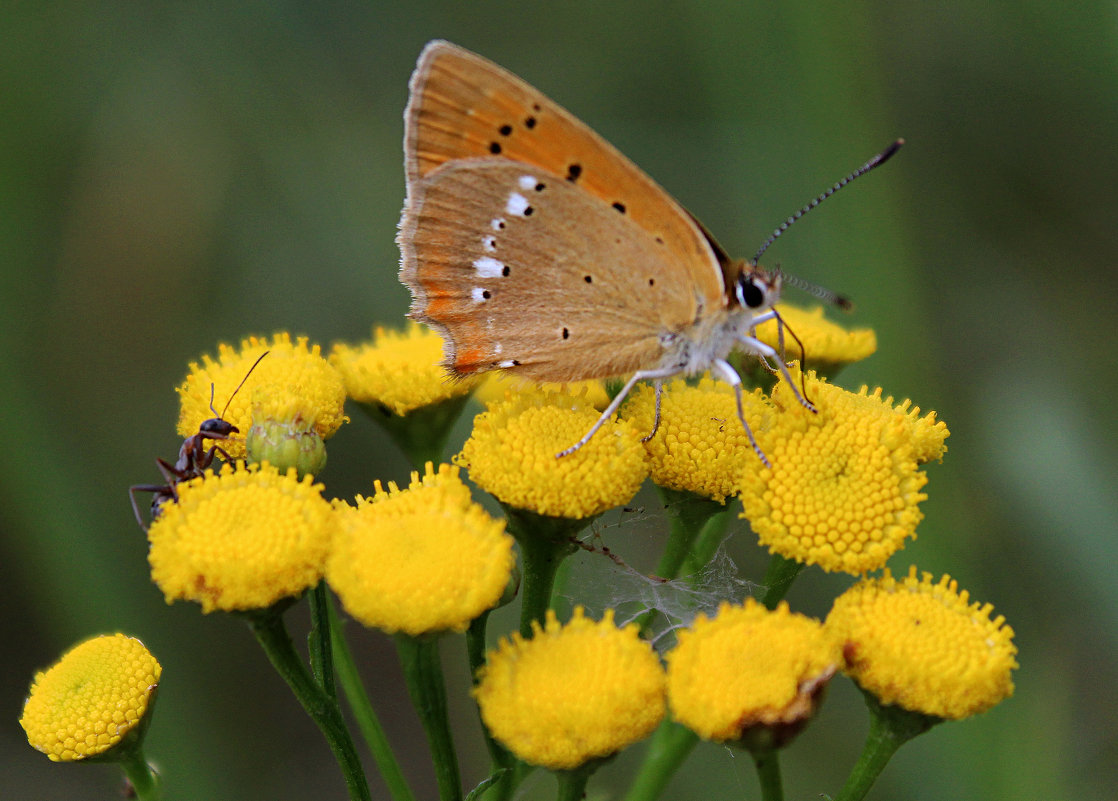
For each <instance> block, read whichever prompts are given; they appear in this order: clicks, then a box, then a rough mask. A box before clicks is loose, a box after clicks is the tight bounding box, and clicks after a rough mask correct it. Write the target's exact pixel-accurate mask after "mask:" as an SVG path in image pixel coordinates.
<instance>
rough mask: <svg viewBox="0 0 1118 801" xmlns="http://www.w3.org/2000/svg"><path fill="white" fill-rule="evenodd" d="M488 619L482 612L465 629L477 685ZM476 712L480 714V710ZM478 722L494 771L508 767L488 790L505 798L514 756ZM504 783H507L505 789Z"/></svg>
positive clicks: (509, 784)
mask: <svg viewBox="0 0 1118 801" xmlns="http://www.w3.org/2000/svg"><path fill="white" fill-rule="evenodd" d="M488 621H489V612H488V611H486V612H482V613H481V614H480V615H478V616H477V617H476V618H474V619H473V621H471V623H470V627H469V628H468V629H467V630H466V652H467V654H468V656H469V660H470V676H471V677H473V683H474V686H477V676H478V671H479V670H481V669H482V667H484V666H485V628H486V624H487V623H488ZM478 714H479V716H480V711H479V713H478ZM479 723H480V724H481V731H482V734H483V735H484V736H485V747H486V749H488V751H489V759H490V761H491V762H492V763H493V769H494V772H496V771H497V770H498V769H500V768H507V769H508V770H507V772H506V773H504V774H503V775H502V776H501V778H500V779H498V780H497V783H496V784H495V785H494V786H493V787H492V788H491V790H490V792H491V793H492V794H493V797H494V798H507V797H508V796H507V795H506V793H508V792H511V790H512V785H513V778H514V768H515V767H516V757H514V756H513V755H512V754H511V753H509V751H508V749H506V748H505V747H504V746H502V745H501V744H500V743H498V742H497V741H496V740H494V739H493V735H492V734H490V733H489V728H488V727H487V726H486V725H485V724H484V723H482V722H480V721H479ZM506 785H508V788H507V790H506V788H505V786H506Z"/></svg>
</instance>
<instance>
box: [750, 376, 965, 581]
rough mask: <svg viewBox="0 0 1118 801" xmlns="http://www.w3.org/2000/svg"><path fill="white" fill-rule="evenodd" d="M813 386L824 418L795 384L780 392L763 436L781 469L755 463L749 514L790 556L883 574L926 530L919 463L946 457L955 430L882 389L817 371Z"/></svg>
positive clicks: (772, 544)
mask: <svg viewBox="0 0 1118 801" xmlns="http://www.w3.org/2000/svg"><path fill="white" fill-rule="evenodd" d="M797 376H798V373H793V377H797ZM806 385H807V394H808V397H809V398H810V399H811V400H812V402H813V403H814V404H815V405H816V407H817V408H818V410H819V412H818V414H813V413H811V412H809V411H807V410H806V409H804V408H802V407H801V406H800V405H799V403H798V402H797V401H796V400H795V398H794V397H793V395H792V391H791V390H790V389H789V387H788V386H787V384H786V383H785V382H783V381H782V382H780V384H779V385H778V386H777V387H776V388H775V389H774V390H773V395H772V399H773V403H774V404H775V405H776V407H777V411H776V412H775V413H774V414H772V415H771V416H770V418H769V421H768V425H767V426H766V427H765V428H764V429H763V430H761V431H759V432H758V440H759V442H760V444H761V447H762V449H763V450H764V451H765V453H767V454H768V456H769V459H770V460H771V462H772V467H771V468H766V467H765V466H764V465H763V464H761V463H760V461H759V460H756V459H754V460H752V461H747V462H746V467H745V471H744V472H743V474H742V479H741V500H742V505H743V506H744V508H745V511H744V513H743V514H742V517H745V518H748V520H749V522H750V525H751V526H752V527H753V531H754V532H755V533H756V534H757V536H758V537H759V538H760V540H761V543H762V544H764V545H766V546H768V548H769V549H770V550H771V551H773V552H774V553H778V554H780V555H781V556H784V557H786V558H789V559H795V560H797V561H799V562H804V563H807V564H816V565H819V566H820V567H822V568H823V569H824V570H827V571H836V570H841V571H845V572H847V573H853V574H860V573H865V572H866V571H869V570H876V569H877V568H879V567H881V566H882V565H884V564H885V562H886V560H887V559H888V558H889V557H890V556H892V555H893V553H894V552H896V551H897V550H899V549H900V548H901V547H902V546H903V545H904V541H905V540H906V539H907V538H909V537H914V536H915V534H916V525H917V524H918V523H919V522H920V520H921V519H923V514H922V513H921V511H920V509H919V506H918V504H919V503H920V502H921V501H923V500H924V499H925V498H926V497H927V496H926V495H924V493H922V492H921V491H920V490H921V488H922V487H923V486H924V484H925V483H926V482H927V480H928V479H927V476H926V475H925V474H924V473H923V472H922V471H920V470H919V465H920V464H922V463H924V462H926V461H928V460H929V459H932V458H939V457H941V456H942V455H943V453H944V451H945V450H946V448H945V447H944V444H943V441H944V439H945V438H946V437H947V434H948V432H947V427H946V426H945V425H944V424H943V423H941V422H936V420H935V413H934V412H931V413H929V414H927V415H926V416H924V417H922V418H921V417H919V412H920V410H919V409H918V408H912V409H910V408H909V406H910V404H909V402H908V401H905V402H904V403H902V404H900V405H898V406H897V407H895V408H894V406H893V399H892V398H885V399H882V397H881V390H880V389H877V390H874V392H872V393H869V392H868V391H867V389H866V387H862V389H861V390H860V391H859V392H858V393H852V392H847V391H846V390H844V389H842V388H840V387H836V386H834V385H832V384H828V383H826V382H825V381H823V380H822V379H817V378H816V377H815V374H814V373H813V372H809V373H808V374H807V376H806Z"/></svg>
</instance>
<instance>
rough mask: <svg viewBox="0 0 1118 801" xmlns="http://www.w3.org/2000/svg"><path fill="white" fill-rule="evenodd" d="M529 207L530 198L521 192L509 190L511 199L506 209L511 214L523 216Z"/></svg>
mask: <svg viewBox="0 0 1118 801" xmlns="http://www.w3.org/2000/svg"><path fill="white" fill-rule="evenodd" d="M527 208H528V198H526V197H524V195H522V194H520V193H519V192H509V200H508V203H506V204H505V211H507V212H508V213H509V214H515V215H516V216H517V217H523V216H524V212H525V210H527Z"/></svg>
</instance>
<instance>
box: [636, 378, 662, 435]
mask: <svg viewBox="0 0 1118 801" xmlns="http://www.w3.org/2000/svg"><path fill="white" fill-rule="evenodd" d="M653 386H655V387H656V414H655V416H654V417H653V418H652V430H651V431H649V432H648V433H647V434H645V435H644V436H643V437H641V442H648V441H649V440H650V439H652V438H653V437H654V436H656V432H657V431H659V430H660V396H661V395H663V394H664V382H663V381H655V382H653Z"/></svg>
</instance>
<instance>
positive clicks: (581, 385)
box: [474, 370, 612, 409]
mask: <svg viewBox="0 0 1118 801" xmlns="http://www.w3.org/2000/svg"><path fill="white" fill-rule="evenodd" d="M523 392H543V393H548V392H559V393H567V394H570V395H582V396H583V397H585V398H586V400H587V402H588V403H590V404H591V405H592V406H593V407H594V408H595V409H604V408H606V407H607V406H609V402H610V400H612V399H611V398H610V395H609V393H608V392H607V391H606V385H605V382H604V381H600V380H597V379H593V380H590V381H572V382H570V383H567V384H555V383H550V382H544V383H537V382H535V381H529V380H528V379H526V378H523V377H520V376H516V375H512V374H510V373H506V372H504V371H503V370H494V371H492V372H489V373H485V377H484V379H483V380H482V382H481V385H480V386H478V388H477V392H475V393H474V397H475V398H476V399H477V400H478V401H479V402H480V403H481V404H483V405H485V406H489V405H491V404H494V403H499V402H501V401H503V400H504V399H505V396H506V395H507V394H510V393H511V394H513V395H519V394H520V393H523Z"/></svg>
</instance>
